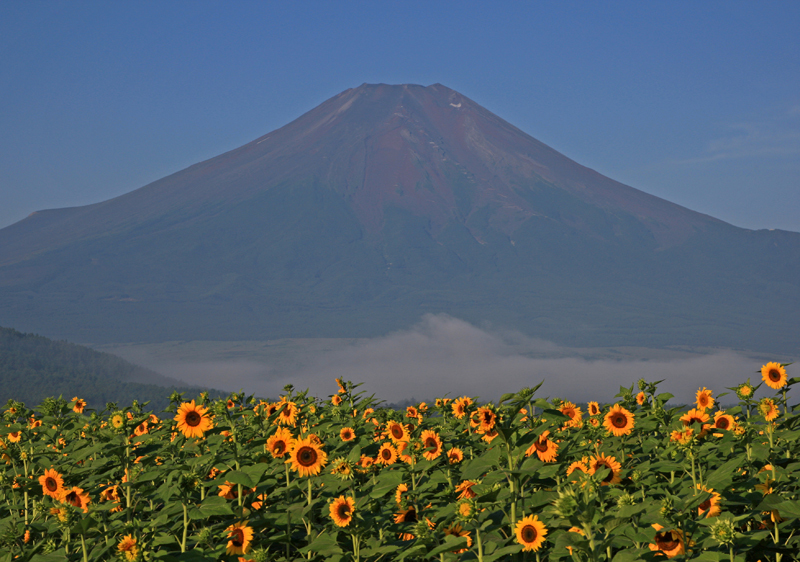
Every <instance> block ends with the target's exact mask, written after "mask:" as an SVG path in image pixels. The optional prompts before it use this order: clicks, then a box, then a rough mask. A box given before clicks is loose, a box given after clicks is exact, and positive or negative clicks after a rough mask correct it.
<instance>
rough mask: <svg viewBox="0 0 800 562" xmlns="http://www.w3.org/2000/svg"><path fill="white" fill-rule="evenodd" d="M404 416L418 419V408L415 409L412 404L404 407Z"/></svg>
mask: <svg viewBox="0 0 800 562" xmlns="http://www.w3.org/2000/svg"><path fill="white" fill-rule="evenodd" d="M406 417H407V418H417V419H419V410H417V409H416V408H415V407H414V406H409V407H408V408H406Z"/></svg>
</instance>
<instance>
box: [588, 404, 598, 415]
mask: <svg viewBox="0 0 800 562" xmlns="http://www.w3.org/2000/svg"><path fill="white" fill-rule="evenodd" d="M589 412H590V413H591V414H592V415H593V416H596V415H597V408H595V407H594V406H592V407H591V408H590V409H589Z"/></svg>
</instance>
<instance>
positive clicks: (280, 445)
mask: <svg viewBox="0 0 800 562" xmlns="http://www.w3.org/2000/svg"><path fill="white" fill-rule="evenodd" d="M272 450H273V451H274V452H275V454H276V455H282V454H283V453H284V452H285V451H286V442H284V441H278V442H277V443H275V446H274V447H273V448H272Z"/></svg>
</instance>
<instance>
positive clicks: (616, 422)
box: [611, 414, 628, 428]
mask: <svg viewBox="0 0 800 562" xmlns="http://www.w3.org/2000/svg"><path fill="white" fill-rule="evenodd" d="M611 424H612V425H613V426H614V427H617V428H623V427H625V426H626V425H628V418H627V417H625V416H624V415H623V414H617V415H616V416H613V417H612V418H611Z"/></svg>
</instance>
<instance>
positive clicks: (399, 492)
mask: <svg viewBox="0 0 800 562" xmlns="http://www.w3.org/2000/svg"><path fill="white" fill-rule="evenodd" d="M404 492H408V486H406V485H405V484H398V486H397V489H396V490H395V491H394V501H395V502H396V503H397V505H402V503H403V493H404Z"/></svg>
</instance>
